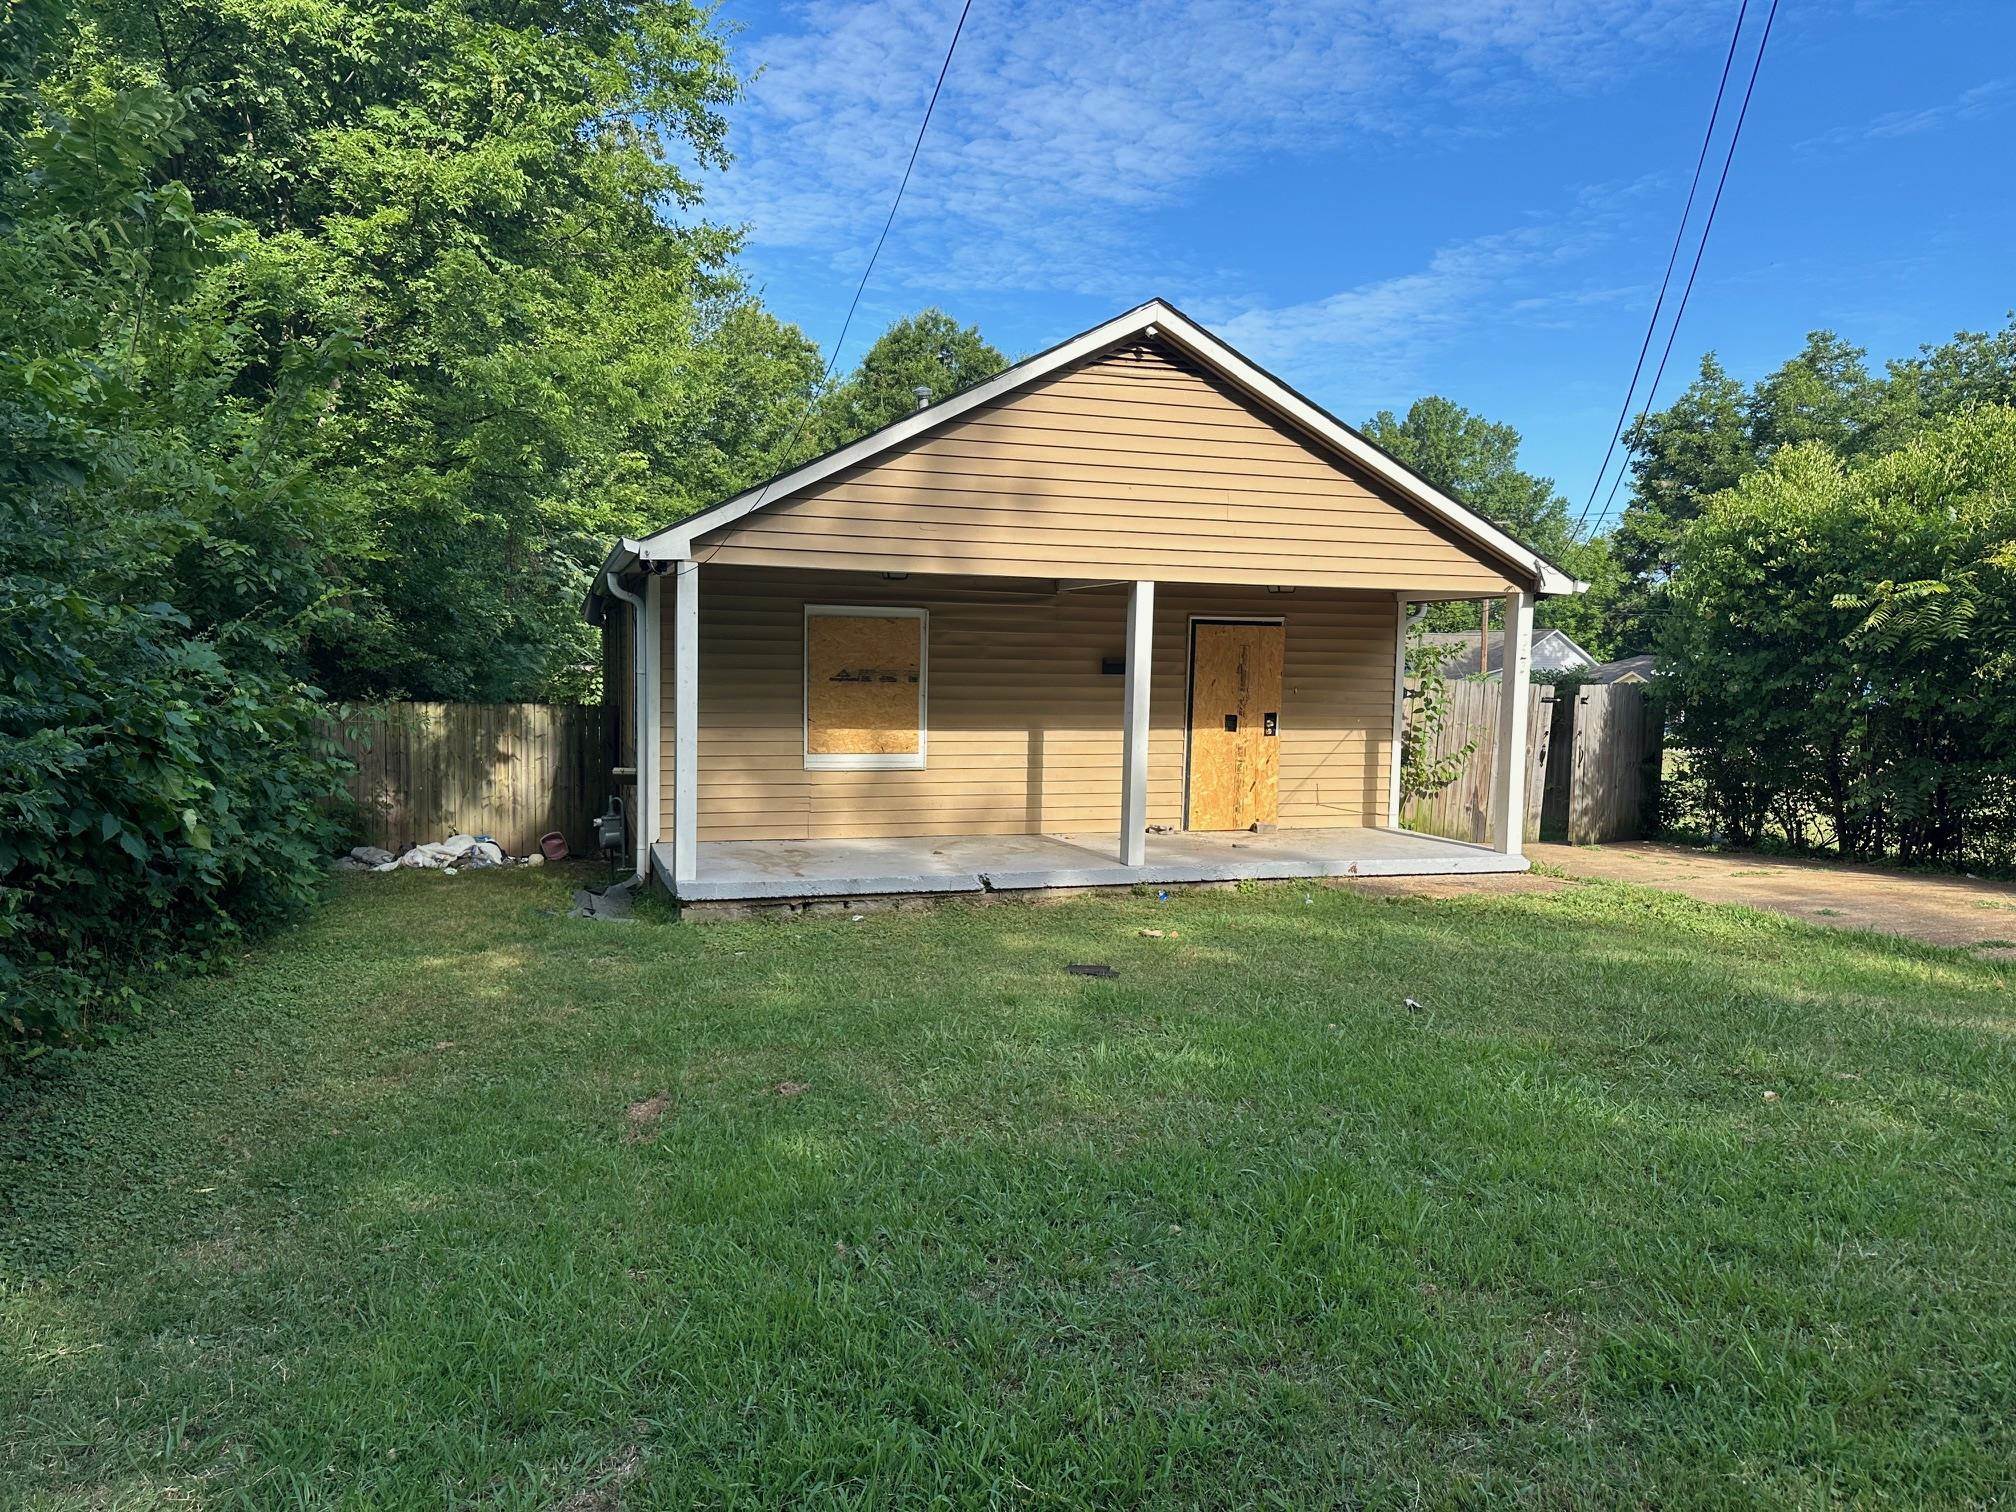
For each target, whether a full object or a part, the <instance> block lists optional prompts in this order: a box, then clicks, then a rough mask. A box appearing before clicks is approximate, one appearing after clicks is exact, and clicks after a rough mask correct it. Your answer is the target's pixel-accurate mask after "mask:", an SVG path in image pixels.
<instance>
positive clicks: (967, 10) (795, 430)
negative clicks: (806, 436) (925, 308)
mask: <svg viewBox="0 0 2016 1512" xmlns="http://www.w3.org/2000/svg"><path fill="white" fill-rule="evenodd" d="M972 10H973V0H966V3H965V4H964V5H963V6H961V7H960V10H959V20H958V22H957V23H956V24H955V25H954V26H953V28H952V40H951V42H949V43H948V44H947V45H946V48H945V61H944V62H943V63H941V64H939V65H938V82H937V83H935V84H933V85H932V86H931V98H930V100H929V101H928V102H927V103H926V104H925V106H924V119H923V120H921V121H919V122H918V123H917V140H916V141H914V142H912V143H911V144H910V160H909V161H908V162H907V163H905V164H904V165H903V179H902V182H901V183H899V184H897V186H896V197H895V198H894V199H892V200H891V201H890V202H889V214H888V215H887V216H885V217H884V218H883V221H882V234H881V235H880V236H878V237H876V238H875V250H874V251H872V252H870V253H869V254H868V266H867V267H865V268H863V269H862V270H861V281H860V282H859V283H858V284H856V285H855V286H854V298H853V299H852V300H850V301H849V302H848V305H847V318H846V319H845V320H843V321H842V322H841V323H840V339H839V340H838V341H836V342H834V343H833V355H832V356H830V357H828V358H827V359H826V367H825V370H824V371H823V372H821V373H820V375H819V386H820V387H821V388H822V389H823V388H824V387H825V386H826V384H827V382H828V381H829V380H830V379H831V378H832V377H833V369H834V368H835V367H837V366H838V365H839V362H840V353H841V352H842V350H844V349H845V347H846V345H847V332H848V331H849V330H851V329H852V328H853V325H854V312H855V310H857V309H859V308H860V305H861V296H862V294H863V293H864V292H865V291H866V290H867V288H868V279H869V277H870V275H872V274H873V273H874V271H875V264H876V262H877V261H879V260H880V258H881V256H882V248H883V245H884V244H885V243H886V242H887V241H888V240H889V228H890V227H891V226H893V225H895V224H896V211H897V210H898V209H899V208H900V207H901V206H902V204H903V191H904V190H906V189H908V188H909V187H910V175H911V174H912V173H913V172H914V171H915V170H916V167H917V154H918V153H919V152H921V151H922V150H923V148H924V133H925V132H927V131H929V130H930V129H931V117H932V114H933V113H934V112H935V111H936V110H937V109H938V95H939V93H940V92H941V91H942V90H943V89H944V88H945V75H946V74H948V73H950V72H951V71H952V54H953V53H955V52H957V51H958V50H959V37H960V34H961V33H963V32H964V31H965V30H966V17H967V16H968V15H969V14H971V13H972ZM811 413H812V407H811V406H810V405H809V404H808V405H807V406H806V407H805V409H804V410H803V411H801V412H800V414H799V416H798V421H797V424H795V425H793V426H792V427H791V435H790V437H789V438H788V439H787V440H786V441H785V443H784V447H783V450H782V452H781V453H780V455H781V457H783V458H784V459H787V460H788V459H789V457H790V456H791V453H792V451H793V450H794V449H795V448H796V447H797V445H798V437H799V434H800V433H801V432H802V431H803V430H804V429H805V421H806V419H807V418H808V417H809V416H810V415H811ZM776 465H777V464H776V462H774V461H773V462H772V463H771V467H772V470H773V476H772V477H771V478H770V479H769V481H768V482H766V483H765V484H764V485H763V490H762V492H761V493H759V494H757V495H756V504H757V505H758V506H760V505H761V504H762V503H763V500H764V498H765V497H766V496H767V495H768V494H769V492H770V485H771V484H772V483H775V482H776V481H777V476H776V475H775V472H774V470H775V468H776Z"/></svg>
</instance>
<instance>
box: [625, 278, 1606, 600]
mask: <svg viewBox="0 0 2016 1512" xmlns="http://www.w3.org/2000/svg"><path fill="white" fill-rule="evenodd" d="M1141 337H1153V338H1157V339H1160V340H1163V341H1166V342H1168V343H1169V344H1170V345H1172V346H1174V347H1175V348H1177V349H1178V350H1179V351H1181V352H1182V353H1184V354H1185V355H1186V356H1188V357H1189V358H1190V359H1192V360H1193V361H1195V362H1197V363H1199V364H1200V365H1201V366H1203V367H1204V368H1206V369H1207V370H1209V371H1210V372H1212V373H1215V374H1216V375H1217V376H1218V377H1220V378H1222V379H1224V380H1225V381H1226V382H1228V383H1230V384H1231V385H1233V386H1234V387H1235V388H1237V389H1238V390H1240V391H1241V392H1242V393H1244V394H1245V395H1246V396H1247V397H1249V398H1251V399H1253V400H1254V401H1256V402H1258V403H1259V404H1260V405H1262V406H1263V407H1264V408H1265V409H1267V410H1268V411H1270V412H1271V413H1273V414H1274V415H1275V416H1277V417H1279V418H1280V419H1282V420H1284V421H1285V422H1287V423H1288V424H1289V425H1291V426H1293V427H1294V428H1295V429H1296V430H1298V431H1300V432H1301V433H1302V434H1304V435H1305V436H1307V437H1309V438H1310V439H1311V440H1313V441H1314V442H1316V443H1317V444H1318V445H1319V446H1320V447H1322V448H1325V449H1327V450H1329V451H1330V452H1332V453H1333V454H1335V455H1337V456H1340V457H1343V458H1345V459H1347V460H1348V461H1350V462H1352V463H1355V464H1356V465H1357V466H1358V467H1360V468H1362V469H1364V470H1365V471H1366V472H1367V473H1369V474H1371V475H1372V476H1373V477H1375V478H1377V479H1379V480H1380V481H1382V482H1384V483H1386V484H1388V485H1389V486H1391V487H1392V488H1393V489H1394V490H1395V491H1396V492H1398V493H1400V494H1401V495H1403V496H1404V497H1405V498H1407V499H1408V500H1409V501H1411V502H1412V503H1413V504H1415V505H1416V506H1417V507H1419V508H1420V509H1422V510H1423V511H1424V512H1425V513H1426V514H1427V515H1429V516H1430V517H1431V518H1432V519H1435V520H1437V521H1439V522H1440V523H1442V524H1443V525H1446V526H1447V527H1449V528H1450V529H1451V530H1453V531H1454V532H1455V533H1456V534H1457V535H1459V536H1461V537H1462V538H1463V539H1464V540H1465V541H1467V542H1468V543H1469V544H1470V545H1471V546H1473V547H1474V548H1476V549H1477V550H1478V551H1479V552H1480V553H1482V554H1483V555H1486V556H1488V557H1490V558H1492V559H1493V560H1495V561H1497V562H1500V563H1502V564H1504V565H1507V566H1510V567H1511V568H1513V569H1514V570H1515V572H1516V573H1518V574H1519V575H1520V576H1523V577H1525V578H1527V579H1529V580H1531V581H1532V582H1533V584H1534V586H1535V589H1536V591H1538V592H1539V593H1541V594H1544V595H1552V594H1565V593H1579V592H1581V591H1582V589H1583V588H1584V587H1586V586H1587V585H1586V584H1583V583H1579V582H1577V581H1575V579H1573V578H1572V577H1570V576H1569V575H1568V574H1567V573H1565V572H1563V571H1561V569H1560V568H1558V567H1556V566H1554V564H1553V563H1551V562H1549V561H1547V560H1546V559H1545V558H1543V557H1542V556H1540V554H1539V553H1538V552H1536V551H1534V550H1533V549H1532V548H1531V547H1530V546H1527V545H1526V544H1524V543H1523V542H1521V541H1518V540H1516V539H1514V538H1513V537H1512V536H1510V535H1508V534H1507V533H1506V532H1505V531H1503V530H1501V529H1500V528H1499V527H1498V526H1496V525H1494V524H1492V523H1491V522H1490V521H1489V520H1487V519H1485V518H1484V517H1483V516H1482V515H1480V514H1478V513H1477V512H1476V511H1474V510H1472V509H1469V508H1468V507H1466V506H1465V505H1463V504H1461V503H1459V502H1458V501H1457V500H1455V499H1453V498H1451V497H1450V496H1449V495H1448V494H1446V493H1444V492H1442V491H1441V490H1440V489H1438V488H1436V487H1435V486H1434V485H1433V484H1431V483H1429V482H1428V481H1427V479H1425V478H1423V477H1421V476H1420V475H1419V474H1418V473H1416V472H1414V471H1413V469H1411V468H1409V467H1408V466H1406V465H1405V464H1404V463H1402V462H1401V461H1399V459H1397V458H1395V457H1393V456H1391V455H1390V454H1388V453H1387V452H1385V451H1383V450H1382V449H1380V448H1379V447H1378V446H1376V445H1374V444H1373V443H1372V442H1371V441H1370V440H1368V439H1367V438H1366V437H1365V436H1363V435H1361V434H1360V433H1359V432H1357V431H1356V430H1353V429H1352V428H1351V427H1350V426H1348V425H1346V424H1344V422H1343V421H1341V420H1339V419H1338V418H1337V417H1336V416H1334V415H1332V414H1331V413H1329V411H1327V410H1325V409H1323V408H1321V407H1320V406H1318V405H1316V404H1314V403H1313V402H1311V401H1310V400H1309V399H1307V398H1305V397H1304V396H1303V395H1301V394H1299V393H1297V392H1296V391H1295V390H1294V389H1292V388H1290V387H1289V386H1288V385H1287V384H1285V383H1283V382H1282V381H1281V380H1280V379H1279V378H1276V377H1275V376H1274V375H1273V374H1272V373H1269V372H1268V371H1267V370H1266V369H1264V368H1262V367H1261V366H1260V365H1259V364H1257V363H1255V362H1253V361H1251V360H1250V359H1248V358H1247V357H1245V356H1243V355H1242V354H1240V353H1239V352H1237V351H1235V350H1233V348H1231V347H1230V346H1228V345H1226V344H1225V343H1224V342H1223V341H1221V340H1219V339H1218V338H1217V337H1216V336H1214V335H1212V334H1211V333H1210V332H1209V331H1207V330H1205V329H1204V328H1203V327H1202V326H1200V325H1198V324H1197V323H1196V322H1194V321H1193V320H1191V319H1190V318H1189V317H1188V316H1187V315H1185V314H1183V313H1182V311H1180V310H1178V309H1176V308H1175V306H1173V305H1171V304H1169V303H1167V302H1166V301H1164V300H1160V299H1151V300H1149V301H1148V302H1147V303H1146V304H1143V305H1138V306H1136V307H1135V308H1134V309H1132V310H1129V311H1127V312H1126V313H1125V314H1122V315H1116V316H1114V317H1113V319H1111V320H1108V321H1105V322H1104V323H1102V324H1100V325H1096V326H1094V327H1092V328H1091V329H1090V330H1088V331H1084V332H1081V333H1080V334H1078V335H1076V336H1073V337H1072V338H1070V339H1069V340H1068V341H1063V342H1060V343H1058V344H1057V345H1056V346H1053V347H1051V348H1049V349H1048V350H1047V351H1043V352H1038V353H1037V354H1035V355H1034V356H1033V357H1026V358H1024V359H1023V360H1022V361H1020V362H1018V363H1016V364H1014V365H1013V366H1012V367H1009V368H1006V369H1004V370H1003V371H1001V372H1000V373H997V374H996V375H995V376H994V377H992V378H990V379H988V380H987V381H985V382H984V383H978V384H975V385H974V386H973V387H971V388H968V389H965V390H962V391H961V392H959V393H957V394H953V395H951V396H950V397H948V398H945V399H941V400H939V401H938V402H937V403H936V404H932V405H927V406H926V407H924V408H923V409H920V410H917V411H915V412H914V413H912V414H909V415H905V416H904V417H903V418H902V419H900V420H897V421H894V422H892V423H891V424H889V425H885V426H883V427H882V428H881V429H880V430H877V431H873V432H871V433H869V434H868V435H866V436H863V437H861V438H860V439H859V440H857V441H853V442H850V443H848V444H847V445H846V446H842V447H840V448H838V449H837V450H834V451H831V452H828V453H827V454H826V455H824V456H822V457H816V458H814V459H813V460H812V461H810V462H806V463H803V464H802V465H800V466H798V467H795V468H792V469H791V470H789V471H788V472H784V473H781V474H779V475H778V476H776V477H774V478H772V479H770V480H769V481H768V482H765V483H762V484H759V485H757V486H756V487H753V488H749V489H745V490H744V491H743V492H741V493H739V494H736V495H735V496H734V497H733V498H730V499H726V500H723V501H722V502H721V503H719V504H715V505H712V506H711V507H709V508H706V509H703V510H701V511H699V512H698V513H697V514H693V515H689V516H688V517H687V518H685V519H683V520H680V521H678V522H677V523H676V524H673V525H669V526H666V527H665V528H664V529H662V530H658V531H654V532H653V533H651V534H650V535H647V536H645V537H643V538H642V539H641V540H631V539H627V538H626V539H624V540H622V541H620V542H618V543H617V545H616V546H615V547H614V548H613V549H612V550H611V551H610V553H609V556H608V558H607V560H605V561H604V563H603V571H602V572H601V573H598V574H597V576H596V580H595V587H594V588H593V589H592V590H591V591H590V593H589V603H588V605H587V609H588V613H589V617H590V618H591V619H592V618H594V617H595V613H596V606H597V601H598V600H599V599H600V597H601V591H602V584H603V583H604V582H605V581H606V579H607V575H608V574H609V573H612V572H614V573H621V572H625V571H628V570H629V569H630V568H631V567H633V566H635V565H636V564H637V563H639V562H656V561H680V560H684V559H685V558H687V557H689V556H691V555H692V551H693V543H694V541H695V540H696V539H697V538H698V537H700V536H702V535H705V534H707V533H709V532H712V531H715V530H719V529H721V528H723V527H724V526H727V525H731V524H733V523H734V522H735V521H736V520H739V519H741V518H742V517H744V516H745V515H748V514H751V513H753V512H754V511H756V510H758V509H761V508H764V507H766V506H767V505H771V504H775V503H778V502H780V501H781V500H784V499H788V498H790V497H792V496H793V495H794V494H795V493H797V492H798V491H799V490H802V489H805V488H809V487H811V486H812V485H814V484H816V483H819V482H821V481H822V480H824V479H826V478H830V477H832V476H833V475H835V474H836V473H840V472H844V471H845V470H846V469H848V468H852V467H858V466H860V465H861V464H862V463H864V462H867V461H869V460H870V459H872V458H874V457H875V456H877V455H879V454H880V453H882V452H885V451H888V450H890V449H891V448H894V447H897V446H900V445H902V444H903V443H905V442H907V441H909V440H911V439H913V438H915V437H917V436H919V435H921V434H923V433H924V432H926V431H929V430H931V429H932V428H933V427H935V426H939V425H942V424H944V423H945V422H946V421H948V420H952V419H956V418H957V417H958V416H960V415H963V414H965V413H967V412H968V411H969V410H974V409H977V408H979V407H980V406H982V405H986V404H991V403H993V402H995V401H997V400H999V399H1001V398H1003V397H1005V396H1006V395H1008V394H1011V393H1013V392H1015V391H1016V390H1018V389H1021V388H1024V387H1026V386H1027V385H1029V384H1032V383H1034V382H1036V381H1037V380H1038V379H1041V378H1043V377H1045V376H1047V375H1048V374H1051V373H1054V372H1056V371H1058V370H1059V369H1062V368H1065V367H1067V366H1069V365H1070V364H1072V363H1076V362H1079V361H1082V360H1084V359H1086V358H1088V357H1092V356H1095V355H1097V354H1098V353H1100V352H1102V351H1105V350H1106V349H1108V348H1110V347H1113V346H1115V345H1117V344H1119V343H1121V342H1124V341H1128V340H1130V339H1135V338H1141Z"/></svg>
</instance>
